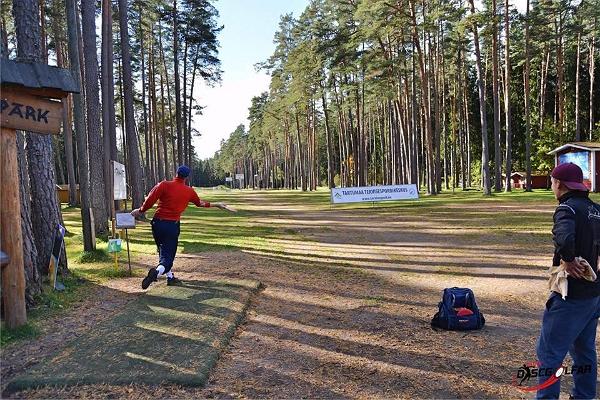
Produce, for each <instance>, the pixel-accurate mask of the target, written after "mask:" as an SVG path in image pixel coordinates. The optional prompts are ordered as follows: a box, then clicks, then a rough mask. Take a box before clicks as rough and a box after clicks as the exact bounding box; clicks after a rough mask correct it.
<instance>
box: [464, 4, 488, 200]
mask: <svg viewBox="0 0 600 400" xmlns="http://www.w3.org/2000/svg"><path fill="white" fill-rule="evenodd" d="M469 3H470V4H471V14H472V15H475V5H474V3H473V0H469ZM472 30H473V39H474V40H473V42H474V45H475V62H476V66H477V85H478V87H479V116H480V121H481V184H482V186H483V193H484V194H485V195H486V196H489V195H491V194H492V190H491V182H490V164H489V150H488V136H487V118H486V101H485V88H484V86H483V70H482V68H481V52H480V51H479V32H478V31H477V24H476V23H475V22H473V25H472Z"/></svg>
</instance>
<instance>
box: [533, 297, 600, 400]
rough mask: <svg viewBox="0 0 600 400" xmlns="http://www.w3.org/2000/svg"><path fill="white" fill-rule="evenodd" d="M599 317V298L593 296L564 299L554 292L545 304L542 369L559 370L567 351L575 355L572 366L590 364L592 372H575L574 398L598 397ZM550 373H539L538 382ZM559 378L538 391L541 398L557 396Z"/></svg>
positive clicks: (540, 352) (539, 354)
mask: <svg viewBox="0 0 600 400" xmlns="http://www.w3.org/2000/svg"><path fill="white" fill-rule="evenodd" d="M598 317H600V297H594V298H591V299H569V298H568V297H567V300H563V299H562V297H561V296H560V295H559V294H558V293H552V294H551V295H550V298H549V299H548V302H547V303H546V310H545V311H544V318H543V320H542V331H541V333H540V338H539V339H538V344H537V358H538V362H539V363H540V364H541V365H540V369H541V368H552V370H553V371H556V370H557V369H558V368H559V367H560V366H561V364H562V363H563V360H564V358H565V356H566V355H567V352H568V353H569V354H571V357H572V358H573V365H574V366H578V367H586V366H591V373H590V372H585V373H580V374H577V373H575V372H574V373H573V382H574V387H573V392H572V393H571V395H572V396H573V398H575V399H593V398H595V397H596V376H597V363H598V360H597V355H596V329H597V327H598ZM548 378H550V376H540V377H539V384H541V383H543V382H545V381H546V380H547V379H548ZM559 395H560V380H559V381H558V382H556V383H554V384H553V385H551V386H549V387H547V388H545V389H542V390H538V392H537V398H538V399H558V397H559Z"/></svg>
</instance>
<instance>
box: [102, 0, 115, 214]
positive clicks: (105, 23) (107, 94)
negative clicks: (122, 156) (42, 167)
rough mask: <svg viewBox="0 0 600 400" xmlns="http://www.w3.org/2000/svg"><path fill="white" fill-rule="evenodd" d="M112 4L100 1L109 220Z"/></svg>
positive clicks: (112, 129)
mask: <svg viewBox="0 0 600 400" xmlns="http://www.w3.org/2000/svg"><path fill="white" fill-rule="evenodd" d="M112 23H113V19H112V3H111V0H102V132H103V133H104V136H103V143H104V176H105V178H106V179H105V192H106V204H107V205H108V208H109V218H111V219H112V218H114V217H115V215H114V213H115V204H114V203H112V204H111V202H112V198H113V180H112V175H113V168H112V163H111V160H115V161H116V158H117V154H116V153H117V147H116V146H117V141H116V134H117V129H116V121H115V94H114V79H113V36H112Z"/></svg>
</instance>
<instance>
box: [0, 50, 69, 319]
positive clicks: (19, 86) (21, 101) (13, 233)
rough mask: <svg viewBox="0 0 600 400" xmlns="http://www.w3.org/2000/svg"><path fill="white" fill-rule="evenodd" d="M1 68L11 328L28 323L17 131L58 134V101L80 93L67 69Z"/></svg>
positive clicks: (0, 212)
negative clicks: (73, 93) (72, 93)
mask: <svg viewBox="0 0 600 400" xmlns="http://www.w3.org/2000/svg"><path fill="white" fill-rule="evenodd" d="M0 69H1V70H2V74H1V75H0V83H1V92H0V158H1V159H0V166H1V167H0V178H1V187H0V192H1V193H2V194H1V196H0V234H1V235H2V236H1V240H0V246H1V249H2V251H3V252H4V253H7V255H8V257H9V261H8V263H7V264H6V265H3V266H2V296H3V298H4V317H5V320H6V325H7V327H8V328H11V329H12V328H16V327H19V326H21V325H24V324H26V323H27V314H26V309H25V270H24V264H23V236H22V231H21V201H20V193H19V190H20V187H21V185H20V183H19V165H18V163H17V154H18V151H17V136H16V131H17V130H23V131H29V132H36V133H50V134H58V133H60V128H61V123H62V118H63V108H62V107H63V105H62V103H61V101H60V99H62V98H64V97H66V96H67V95H68V93H69V92H78V91H79V88H78V87H77V86H76V85H75V83H74V80H73V77H72V76H71V74H70V72H69V71H68V70H66V69H61V68H56V67H50V66H48V65H43V64H34V63H20V62H15V61H10V60H6V59H2V60H0ZM57 99H58V101H57ZM48 168H51V166H48Z"/></svg>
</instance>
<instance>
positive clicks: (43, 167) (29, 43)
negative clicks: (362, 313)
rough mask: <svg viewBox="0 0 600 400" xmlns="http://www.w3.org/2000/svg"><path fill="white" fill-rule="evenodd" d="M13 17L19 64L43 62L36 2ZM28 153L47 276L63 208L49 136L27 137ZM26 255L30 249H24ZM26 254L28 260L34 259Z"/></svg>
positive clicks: (21, 4)
mask: <svg viewBox="0 0 600 400" xmlns="http://www.w3.org/2000/svg"><path fill="white" fill-rule="evenodd" d="M12 13H13V17H14V21H15V30H16V36H17V59H18V60H19V61H28V62H41V61H42V53H41V46H40V38H41V34H40V21H39V9H38V2H37V1H36V0H13V8H12ZM26 152H27V165H28V168H27V169H28V171H27V172H28V174H29V184H30V186H29V187H30V190H31V196H30V198H31V219H32V221H33V220H35V221H36V223H35V225H32V228H33V237H34V239H35V247H36V249H37V253H38V254H37V260H36V266H37V268H38V269H39V271H40V272H41V273H42V274H44V273H47V272H48V262H49V260H50V254H51V252H52V242H51V241H49V240H48V238H49V237H53V235H54V233H55V232H56V230H57V226H58V224H59V223H60V221H61V217H60V208H59V204H58V199H57V196H56V178H55V172H54V152H53V150H52V138H51V137H50V135H41V134H37V133H31V132H27V133H26ZM24 250H25V251H26V252H27V251H28V249H24ZM32 255H33V254H32V252H28V254H25V258H27V257H30V256H32ZM59 268H60V270H61V272H63V273H66V272H68V270H67V255H66V253H65V251H64V249H63V251H62V253H61V262H60V265H59Z"/></svg>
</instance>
